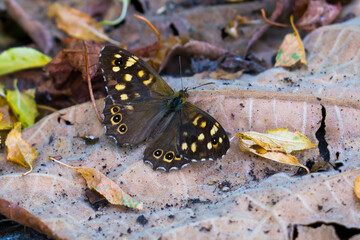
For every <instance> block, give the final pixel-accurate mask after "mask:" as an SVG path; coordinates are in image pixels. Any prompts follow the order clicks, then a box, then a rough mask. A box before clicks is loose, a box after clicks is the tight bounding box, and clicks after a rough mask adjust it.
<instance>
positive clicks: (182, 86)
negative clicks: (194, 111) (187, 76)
mask: <svg viewBox="0 0 360 240" xmlns="http://www.w3.org/2000/svg"><path fill="white" fill-rule="evenodd" d="M179 66H180V81H181V89H184V85H183V79H182V70H181V69H182V67H181V56H180V55H179Z"/></svg>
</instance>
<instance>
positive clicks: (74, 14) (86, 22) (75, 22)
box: [47, 3, 124, 47]
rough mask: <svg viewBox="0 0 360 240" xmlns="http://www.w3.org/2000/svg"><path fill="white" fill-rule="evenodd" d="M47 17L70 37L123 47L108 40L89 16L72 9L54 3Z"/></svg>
mask: <svg viewBox="0 0 360 240" xmlns="http://www.w3.org/2000/svg"><path fill="white" fill-rule="evenodd" d="M47 15H48V16H49V17H54V18H55V21H56V25H57V27H58V28H60V29H61V30H63V31H64V32H66V33H67V34H69V35H70V36H72V37H75V38H78V39H83V40H94V41H97V42H105V41H108V42H110V43H112V44H115V45H118V46H121V47H124V45H123V44H121V43H119V42H117V41H115V40H113V39H111V38H109V37H108V36H107V35H106V34H105V33H104V31H103V27H102V26H101V24H99V23H97V22H96V21H95V20H94V19H92V18H91V17H90V15H88V14H86V13H83V12H80V11H78V10H76V9H74V8H71V7H68V6H64V5H61V4H59V3H54V4H52V5H50V6H49V8H48V10H47Z"/></svg>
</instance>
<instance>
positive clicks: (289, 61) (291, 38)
mask: <svg viewBox="0 0 360 240" xmlns="http://www.w3.org/2000/svg"><path fill="white" fill-rule="evenodd" d="M290 22H291V26H292V27H293V29H294V33H289V34H286V36H285V38H284V40H283V42H282V43H281V46H280V49H279V51H278V54H277V55H276V63H275V67H280V66H283V67H293V66H295V65H297V64H298V63H300V64H304V65H307V61H306V56H305V50H304V45H303V43H302V41H301V38H300V36H299V33H298V31H297V30H296V28H295V26H294V23H293V16H291V17H290Z"/></svg>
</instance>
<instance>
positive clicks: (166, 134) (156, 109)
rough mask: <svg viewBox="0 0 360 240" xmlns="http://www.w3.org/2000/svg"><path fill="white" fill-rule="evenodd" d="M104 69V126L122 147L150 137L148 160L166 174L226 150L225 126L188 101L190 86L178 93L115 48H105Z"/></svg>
mask: <svg viewBox="0 0 360 240" xmlns="http://www.w3.org/2000/svg"><path fill="white" fill-rule="evenodd" d="M100 67H101V70H102V73H103V77H104V80H105V83H106V91H107V93H108V96H107V97H106V98H105V106H104V110H103V124H104V125H105V132H106V135H108V136H110V137H112V138H113V139H115V141H116V143H117V144H118V145H119V146H126V145H129V146H135V145H138V144H140V143H142V142H144V141H146V142H147V144H146V149H145V152H144V161H145V162H147V163H150V164H151V165H152V167H153V169H154V170H157V169H162V170H165V171H167V172H168V171H170V170H173V169H181V168H182V167H184V166H186V165H188V164H189V163H191V162H196V161H199V160H201V161H204V160H215V159H219V158H221V157H223V156H224V155H225V154H226V152H227V150H228V149H229V147H230V143H229V138H228V136H227V134H226V132H225V130H224V129H223V127H222V126H221V125H220V123H218V122H217V121H216V120H215V119H214V118H213V117H212V116H210V115H209V114H208V113H206V112H204V111H203V110H201V109H200V108H198V107H196V106H194V105H193V104H191V103H189V102H187V101H186V98H187V97H188V92H187V89H185V90H180V91H179V92H174V90H173V89H172V88H171V87H170V86H169V85H168V84H167V83H166V82H165V81H164V80H163V79H162V78H161V77H160V76H159V74H158V73H157V72H156V71H155V70H154V69H153V68H151V67H150V66H149V65H148V64H147V63H146V62H145V61H143V60H142V59H140V58H139V57H137V56H135V55H134V54H132V53H131V52H129V51H127V50H125V49H122V48H119V47H116V46H105V47H104V48H103V49H102V50H101V53H100Z"/></svg>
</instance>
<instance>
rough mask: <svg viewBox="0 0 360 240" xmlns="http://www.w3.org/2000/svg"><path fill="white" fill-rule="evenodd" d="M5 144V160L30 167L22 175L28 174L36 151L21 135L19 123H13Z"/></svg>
mask: <svg viewBox="0 0 360 240" xmlns="http://www.w3.org/2000/svg"><path fill="white" fill-rule="evenodd" d="M5 145H6V147H7V150H8V155H7V160H8V161H11V162H15V163H17V164H20V165H22V166H24V167H30V170H29V171H28V172H26V173H24V174H23V176H25V175H27V174H29V173H30V172H31V171H32V169H33V165H34V163H33V161H34V160H35V158H36V155H37V152H36V149H33V148H31V146H30V144H29V143H28V142H26V141H25V140H24V139H23V138H22V137H21V123H19V122H17V123H15V125H14V128H13V129H12V130H11V131H10V132H9V134H8V136H7V138H6V141H5Z"/></svg>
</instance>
